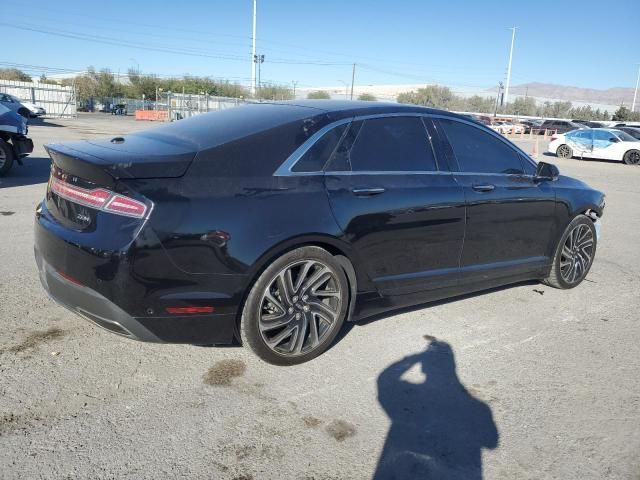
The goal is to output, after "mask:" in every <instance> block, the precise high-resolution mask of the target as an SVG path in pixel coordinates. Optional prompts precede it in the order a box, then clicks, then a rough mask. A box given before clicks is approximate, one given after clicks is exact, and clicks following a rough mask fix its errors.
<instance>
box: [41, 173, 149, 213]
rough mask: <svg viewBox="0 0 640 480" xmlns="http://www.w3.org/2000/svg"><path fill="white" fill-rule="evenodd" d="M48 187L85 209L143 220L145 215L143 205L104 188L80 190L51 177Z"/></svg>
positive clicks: (145, 211)
mask: <svg viewBox="0 0 640 480" xmlns="http://www.w3.org/2000/svg"><path fill="white" fill-rule="evenodd" d="M50 185H51V191H52V192H53V193H55V194H56V195H58V196H59V197H62V198H64V199H66V200H70V201H72V202H74V203H77V204H80V205H84V206H86V207H91V208H95V209H97V210H103V211H105V212H110V213H115V214H118V215H126V216H128V217H135V218H143V217H144V216H145V214H146V213H147V206H146V205H145V204H144V203H142V202H139V201H138V200H134V199H133V198H129V197H127V196H125V195H121V194H119V193H114V192H111V191H109V190H105V189H104V188H93V189H86V188H81V187H77V186H75V185H71V184H69V183H66V182H63V181H62V180H60V179H59V178H56V177H53V176H52V177H51V181H50Z"/></svg>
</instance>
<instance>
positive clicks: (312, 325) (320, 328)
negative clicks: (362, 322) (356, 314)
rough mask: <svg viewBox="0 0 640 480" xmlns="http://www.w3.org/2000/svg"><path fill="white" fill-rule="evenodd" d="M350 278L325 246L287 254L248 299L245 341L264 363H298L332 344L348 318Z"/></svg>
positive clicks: (242, 329) (243, 322) (244, 313)
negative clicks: (348, 279) (348, 278)
mask: <svg viewBox="0 0 640 480" xmlns="http://www.w3.org/2000/svg"><path fill="white" fill-rule="evenodd" d="M348 306H349V283H348V281H347V276H346V274H345V272H344V270H343V269H342V267H341V266H340V264H339V263H338V262H337V261H336V260H335V259H334V257H333V255H331V254H330V253H329V252H327V251H326V250H324V249H322V248H320V247H315V246H309V247H302V248H297V249H295V250H292V251H290V252H287V253H285V254H284V255H282V256H281V257H280V258H278V259H276V260H274V261H273V263H271V264H270V265H269V266H268V267H267V268H266V269H265V270H264V271H263V272H262V274H260V276H259V277H258V279H257V280H256V282H255V283H254V285H253V286H252V287H251V290H250V292H249V295H248V296H247V299H246V301H245V304H244V307H243V310H242V318H241V325H240V333H241V337H242V343H243V344H246V345H249V347H250V348H251V350H253V352H254V353H255V354H256V355H258V356H259V357H260V358H261V359H262V360H264V361H265V362H268V363H271V364H274V365H296V364H299V363H303V362H307V361H309V360H311V359H313V358H315V357H317V356H318V355H320V354H321V353H322V352H324V351H325V350H327V348H329V346H331V344H332V342H333V341H334V340H335V338H336V336H337V335H338V333H339V331H340V328H341V327H342V324H343V323H344V320H345V318H346V316H347V311H348Z"/></svg>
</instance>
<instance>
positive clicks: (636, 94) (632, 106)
mask: <svg viewBox="0 0 640 480" xmlns="http://www.w3.org/2000/svg"><path fill="white" fill-rule="evenodd" d="M639 83H640V64H638V78H637V79H636V89H635V91H634V92H633V102H632V103H631V111H632V112H635V111H636V98H638V84H639Z"/></svg>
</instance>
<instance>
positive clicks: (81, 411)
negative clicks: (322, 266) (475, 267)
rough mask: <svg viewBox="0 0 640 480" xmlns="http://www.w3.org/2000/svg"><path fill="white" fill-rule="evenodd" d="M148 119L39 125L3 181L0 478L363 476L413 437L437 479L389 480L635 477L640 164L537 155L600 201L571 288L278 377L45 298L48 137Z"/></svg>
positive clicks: (471, 309) (434, 319)
mask: <svg viewBox="0 0 640 480" xmlns="http://www.w3.org/2000/svg"><path fill="white" fill-rule="evenodd" d="M148 126H149V124H146V123H136V122H135V121H134V120H133V119H131V118H119V117H112V116H109V115H83V116H81V117H80V118H78V119H72V120H50V121H48V122H44V123H42V122H41V123H40V124H37V125H33V126H32V127H31V128H30V135H31V137H32V138H33V139H34V142H35V144H36V150H35V152H34V153H33V155H32V156H31V157H29V158H28V159H26V160H25V166H23V167H19V166H16V167H14V170H13V171H12V172H11V174H10V175H9V176H8V177H6V178H3V179H0V258H1V259H2V261H1V262H0V325H1V326H2V328H1V329H0V478H2V479H5V478H6V479H9V478H12V479H13V478H16V479H17V478H20V479H24V478H91V479H102V478H145V479H146V478H148V479H157V478H210V479H238V480H239V479H245V480H247V479H316V480H319V479H363V478H371V477H372V475H373V474H374V472H375V471H376V469H377V462H378V460H379V458H380V456H381V454H382V453H383V448H385V445H386V448H387V449H393V447H394V446H395V447H398V446H402V445H406V444H412V445H416V444H419V445H420V447H419V448H418V450H419V451H420V452H421V453H422V454H423V455H425V456H428V457H429V460H428V463H429V464H430V466H431V468H432V473H431V475H430V476H418V474H417V473H411V472H408V471H404V472H397V478H402V479H405V478H433V479H448V478H456V479H457V478H477V477H476V476H472V475H470V474H469V471H467V470H465V469H464V467H463V465H465V464H469V463H473V462H474V461H479V460H480V459H481V461H482V471H483V473H484V478H485V479H516V478H517V479H567V480H570V479H605V478H606V479H634V480H638V479H640V375H639V373H638V372H639V369H640V293H639V292H640V288H639V287H640V255H638V253H637V252H638V240H639V239H640V214H639V213H638V205H640V168H637V167H628V166H625V165H623V164H621V163H614V162H602V161H579V160H559V159H556V158H551V157H548V158H547V157H541V158H546V159H547V160H548V161H551V162H555V163H556V164H557V165H558V166H559V168H560V170H561V172H562V173H564V174H568V175H572V176H575V177H578V178H580V179H583V180H585V181H586V182H587V183H589V184H591V185H592V186H594V187H597V188H599V189H601V190H603V191H604V192H606V194H607V207H606V210H605V216H604V219H603V236H602V238H601V242H600V244H599V245H598V252H597V255H596V261H595V264H594V265H593V268H592V270H591V273H590V274H589V276H588V278H587V281H585V282H583V284H582V285H580V286H579V287H578V288H575V289H573V290H569V291H560V290H554V289H552V288H550V287H546V286H544V285H542V284H537V283H526V284H519V285H516V286H512V287H509V288H503V289H499V290H493V291H490V292H484V293H481V294H478V295H473V296H467V297H464V298H458V299H453V300H449V301H445V302H439V303H437V304H432V305H427V306H423V307H421V308H416V309H413V310H409V311H403V312H399V313H397V314H392V315H388V316H386V317H384V318H378V319H372V320H371V321H368V322H365V323H362V324H356V325H354V326H352V327H351V328H350V329H349V330H348V331H346V332H345V335H344V336H343V337H342V338H341V340H340V341H339V342H338V343H337V344H336V345H335V346H334V347H333V348H331V349H330V350H329V351H328V352H327V353H325V354H324V355H322V356H321V357H319V358H318V359H316V360H314V361H312V362H310V363H307V364H304V365H300V366H297V367H289V368H282V367H274V366H270V365H267V364H265V363H262V362H260V361H259V360H257V358H256V357H254V356H253V355H251V354H250V353H249V352H248V351H245V350H243V349H242V348H203V347H195V346H180V345H177V346H173V345H152V344H142V343H138V342H134V341H131V340H127V339H123V338H120V337H117V336H115V335H112V334H109V333H107V332H104V331H102V330H99V329H98V328H96V327H93V326H92V325H90V324H89V323H87V322H85V321H83V320H81V319H80V318H77V317H75V316H74V315H72V314H70V313H68V312H67V311H66V310H64V309H63V308H61V307H58V306H56V305H55V304H54V303H53V302H52V301H50V300H49V299H48V298H47V296H46V295H45V293H44V291H43V290H42V288H41V286H40V283H39V280H38V277H37V273H36V267H35V263H34V260H33V247H32V245H33V238H32V223H33V212H34V209H35V206H36V204H37V202H38V201H39V200H40V199H41V198H42V196H43V194H44V189H45V183H46V181H47V177H48V167H49V162H48V160H47V157H46V154H45V152H44V150H43V144H45V143H48V142H57V141H68V140H73V139H82V138H91V137H99V136H108V135H114V134H118V133H126V132H128V131H131V130H133V129H140V128H145V127H148ZM523 145H524V147H525V148H526V149H528V150H529V151H530V149H531V148H532V143H531V142H529V141H525V142H524V143H523ZM540 146H542V145H540ZM425 336H426V338H425ZM431 337H435V338H436V339H437V340H432V339H431ZM430 339H431V340H430ZM429 342H433V346H432V348H431V349H429V350H428V351H426V350H425V349H426V347H427V345H428V343H429ZM421 367H422V368H421ZM425 378H426V380H425ZM386 451H387V452H388V451H389V450H386ZM446 462H448V463H449V464H450V465H455V466H456V468H454V469H453V470H451V469H449V468H448V467H446V466H445V463H446ZM403 463H404V464H411V460H410V459H408V460H407V461H405V462H403ZM379 473H382V472H379Z"/></svg>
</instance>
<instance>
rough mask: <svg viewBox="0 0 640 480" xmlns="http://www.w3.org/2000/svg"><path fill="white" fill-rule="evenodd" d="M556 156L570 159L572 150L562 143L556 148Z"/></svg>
mask: <svg viewBox="0 0 640 480" xmlns="http://www.w3.org/2000/svg"><path fill="white" fill-rule="evenodd" d="M556 156H557V157H558V158H571V157H573V150H572V149H571V147H570V146H569V145H566V144H564V143H563V144H562V145H560V146H559V147H558V148H557V150H556Z"/></svg>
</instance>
